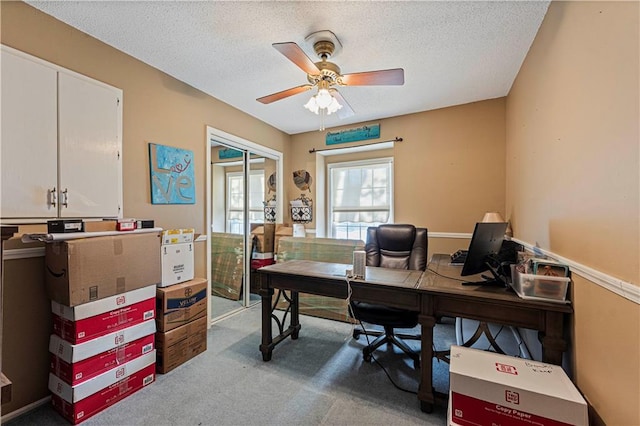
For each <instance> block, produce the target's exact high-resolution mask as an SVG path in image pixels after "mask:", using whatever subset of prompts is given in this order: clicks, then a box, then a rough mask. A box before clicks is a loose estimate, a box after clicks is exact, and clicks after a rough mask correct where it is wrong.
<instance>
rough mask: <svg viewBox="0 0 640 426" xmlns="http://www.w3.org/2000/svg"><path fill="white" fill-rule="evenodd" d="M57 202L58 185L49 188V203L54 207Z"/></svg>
mask: <svg viewBox="0 0 640 426" xmlns="http://www.w3.org/2000/svg"><path fill="white" fill-rule="evenodd" d="M57 203H58V193H57V192H56V187H55V186H54V187H53V189H50V190H49V204H50V205H51V206H52V207H55V206H56V204H57Z"/></svg>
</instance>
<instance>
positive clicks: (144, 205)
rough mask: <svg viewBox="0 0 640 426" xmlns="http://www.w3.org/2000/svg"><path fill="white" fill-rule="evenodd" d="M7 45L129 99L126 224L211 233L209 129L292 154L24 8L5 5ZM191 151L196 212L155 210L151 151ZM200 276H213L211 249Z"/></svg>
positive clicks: (226, 112)
mask: <svg viewBox="0 0 640 426" xmlns="http://www.w3.org/2000/svg"><path fill="white" fill-rule="evenodd" d="M1 7H2V18H1V19H2V32H1V41H2V43H3V44H5V45H7V46H10V47H13V48H15V49H18V50H22V51H24V52H26V53H29V54H31V55H34V56H36V57H39V58H41V59H44V60H46V61H49V62H52V63H55V64H57V65H60V66H62V67H65V68H68V69H71V70H73V71H76V72H78V73H80V74H84V75H87V76H89V77H91V78H95V79H97V80H100V81H103V82H105V83H107V84H110V85H113V86H116V87H119V88H120V89H122V90H123V92H124V104H123V105H124V108H123V111H124V118H123V128H124V130H123V132H124V135H123V175H124V176H123V179H124V216H125V217H136V218H149V219H155V221H156V225H157V226H160V227H163V228H165V229H170V228H184V227H193V228H195V229H196V232H198V233H202V232H203V231H204V230H205V229H208V228H207V227H206V225H205V220H206V219H205V184H206V182H205V172H206V164H205V156H206V149H207V146H206V145H205V137H206V126H207V125H209V126H212V127H215V128H218V129H220V130H223V131H225V132H227V133H231V134H233V135H236V136H239V137H241V138H244V139H246V140H249V141H252V142H255V143H258V144H261V145H264V146H267V147H269V148H272V149H275V150H277V151H281V152H285V151H286V149H287V147H288V145H289V141H290V137H289V135H287V134H285V133H283V132H280V131H278V130H276V129H274V128H273V127H271V126H269V125H267V124H265V123H263V122H261V121H259V120H256V119H255V118H253V117H251V116H250V115H248V114H245V113H243V112H241V111H239V110H237V109H235V108H232V107H230V106H229V105H227V104H225V103H223V102H221V101H218V100H217V99H214V98H212V97H211V96H208V95H206V94H204V93H202V92H200V91H198V90H196V89H194V88H193V87H191V86H188V85H186V84H184V83H182V82H180V81H178V80H176V79H174V78H172V77H170V76H168V75H167V74H165V73H163V72H161V71H159V70H157V69H155V68H152V67H150V66H148V65H146V64H144V63H143V62H141V61H139V60H137V59H134V58H132V57H131V56H128V55H126V54H124V53H122V52H120V51H118V50H116V49H114V48H112V47H110V46H108V45H106V44H104V43H102V42H100V41H98V40H96V39H94V38H92V37H89V36H87V35H86V34H84V33H82V32H80V31H78V30H76V29H74V28H72V27H70V26H68V25H66V24H64V23H62V22H61V21H58V20H56V19H54V18H52V17H50V16H49V15H46V14H44V13H42V12H40V11H38V10H36V9H34V8H32V7H31V6H28V5H26V4H25V3H22V2H6V1H3V2H1ZM149 142H153V143H158V144H162V145H170V146H175V147H179V148H184V149H190V150H193V152H194V157H195V184H196V204H194V205H152V204H151V201H150V189H149V154H148V143H149ZM196 274H197V275H199V276H206V273H205V252H204V245H199V246H198V247H197V251H196Z"/></svg>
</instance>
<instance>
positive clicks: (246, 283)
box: [205, 126, 284, 326]
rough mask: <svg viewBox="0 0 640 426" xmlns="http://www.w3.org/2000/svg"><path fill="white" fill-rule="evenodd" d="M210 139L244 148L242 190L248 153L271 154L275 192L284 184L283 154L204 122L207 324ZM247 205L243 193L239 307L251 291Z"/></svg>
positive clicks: (278, 211) (280, 203) (278, 215)
mask: <svg viewBox="0 0 640 426" xmlns="http://www.w3.org/2000/svg"><path fill="white" fill-rule="evenodd" d="M212 143H215V144H218V143H223V144H224V145H228V146H230V147H232V148H234V149H237V150H239V151H242V152H243V162H244V167H243V169H244V173H245V179H244V181H245V188H244V190H245V194H247V193H248V192H247V191H248V185H249V183H248V182H249V180H248V173H249V170H250V167H249V164H248V162H249V157H250V155H249V154H258V155H260V156H262V157H265V158H270V159H273V160H276V161H277V172H276V173H277V176H278V177H279V178H278V179H277V180H276V194H284V192H283V190H284V184H283V179H282V178H283V176H284V174H283V173H284V171H283V170H284V164H283V155H282V153H281V152H280V151H276V150H273V149H271V148H267V147H264V146H262V145H259V144H257V143H255V142H252V141H249V140H247V139H243V138H241V137H238V136H235V135H232V134H231V133H227V132H225V131H223V130H220V129H217V128H214V127H211V126H207V132H206V141H205V147H206V149H205V152H206V177H205V179H206V185H205V187H206V191H205V196H206V214H205V217H206V227H205V229H206V230H207V250H206V253H207V256H206V269H207V297H208V300H209V303H208V304H207V318H209V326H210V325H211V322H212V321H213V320H215V319H212V318H211V312H212V307H211V303H212V298H211V244H210V243H209V232H210V230H211V161H212V159H211V146H212ZM283 198H284V196H283V195H279V196H278V197H277V199H276V204H277V205H276V223H282V218H283V216H282V214H283V205H284V204H283V201H282V200H283ZM248 210H249V205H248V197H245V214H244V230H245V232H244V254H245V255H244V256H243V259H244V265H243V266H244V274H243V275H244V277H245V278H246V279H244V280H243V283H242V285H243V289H242V290H243V298H242V307H244V308H247V307H248V306H249V291H250V278H249V277H250V271H251V248H252V247H251V238H250V235H251V224H250V222H249V212H248Z"/></svg>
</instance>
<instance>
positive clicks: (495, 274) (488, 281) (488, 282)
mask: <svg viewBox="0 0 640 426" xmlns="http://www.w3.org/2000/svg"><path fill="white" fill-rule="evenodd" d="M485 264H486V265H487V267H488V268H489V272H491V275H492V276H488V275H484V274H482V275H480V276H481V277H482V278H483V280H482V281H465V282H463V283H462V285H484V286H493V287H503V288H508V287H509V284H508V282H507V277H506V276H505V275H503V274H501V273H500V272H499V271H498V268H496V267H494V266H493V265H491V263H489V262H485Z"/></svg>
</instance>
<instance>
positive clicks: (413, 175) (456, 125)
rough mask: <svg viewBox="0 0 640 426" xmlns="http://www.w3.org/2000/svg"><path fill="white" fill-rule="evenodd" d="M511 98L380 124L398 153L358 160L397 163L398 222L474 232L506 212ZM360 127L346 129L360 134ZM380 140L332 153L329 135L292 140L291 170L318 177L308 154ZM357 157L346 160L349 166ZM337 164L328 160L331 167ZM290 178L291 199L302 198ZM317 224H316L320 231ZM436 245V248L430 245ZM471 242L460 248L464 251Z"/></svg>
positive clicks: (287, 182) (287, 179) (384, 152)
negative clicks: (489, 215) (490, 214)
mask: <svg viewBox="0 0 640 426" xmlns="http://www.w3.org/2000/svg"><path fill="white" fill-rule="evenodd" d="M504 108H505V100H504V98H500V99H494V100H488V101H483V102H476V103H472V104H467V105H461V106H456V107H451V108H443V109H439V110H435V111H427V112H422V113H417V114H410V115H405V116H400V117H394V118H387V119H384V120H378V121H376V122H374V123H380V133H381V135H380V138H379V139H378V140H379V141H387V140H391V139H394V138H395V137H401V138H402V139H403V141H402V142H396V143H395V146H394V148H393V149H392V150H381V151H379V152H376V151H373V152H370V153H365V154H362V155H359V156H358V157H360V158H362V157H365V158H366V157H369V158H371V157H374V156H380V157H385V156H389V155H390V154H393V156H394V191H395V203H394V204H395V206H394V208H395V222H396V223H412V224H414V225H416V226H423V227H427V228H428V229H429V231H431V232H468V233H470V232H473V227H474V225H475V223H476V222H478V221H480V220H481V219H482V216H483V215H484V213H485V212H487V211H499V212H501V213H504V205H505V198H504V193H505V149H504V147H505V139H504V138H505V134H504V111H505V110H504ZM364 124H372V123H361V124H355V125H350V126H346V127H344V128H336V129H331V131H332V132H333V131H337V130H342V129H345V128H354V127H359V126H361V125H364ZM375 141H376V140H369V141H363V142H360V143H356V142H354V143H349V144H341V145H334V146H330V147H327V146H326V145H325V133H321V132H317V131H315V132H309V133H303V134H299V135H293V136H292V143H291V155H290V157H289V164H290V166H291V168H292V169H293V170H296V169H306V170H308V171H310V172H311V173H312V174H313V177H314V183H313V185H314V186H313V188H312V195H313V198H314V200H315V199H316V198H317V197H318V194H317V193H316V190H315V185H316V184H317V182H316V181H315V178H316V176H315V154H310V153H309V150H310V149H313V148H316V149H326V148H331V147H348V146H357V145H358V144H366V143H371V142H375ZM354 158H355V157H353V156H346V157H344V158H343V159H344V160H345V161H347V160H352V159H354ZM333 161H337V160H336V159H333V158H328V159H327V162H333ZM290 176H291V175H290V174H285V188H287V191H288V194H289V195H292V194H293V195H294V196H299V192H300V191H299V190H297V188H296V187H295V186H293V182H292V180H290V179H291V177H290ZM314 225H315V223H311V224H310V227H313V226H314ZM430 244H431V241H430ZM465 245H468V242H465V243H464V244H461V247H463V246H465Z"/></svg>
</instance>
